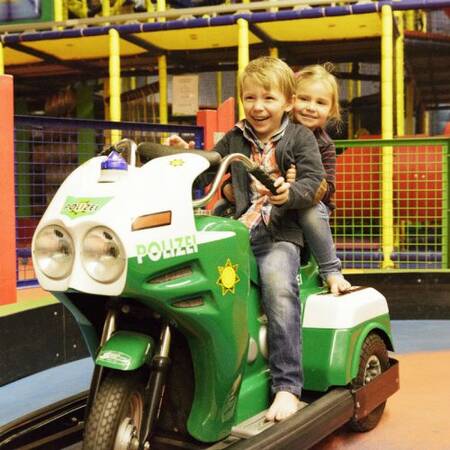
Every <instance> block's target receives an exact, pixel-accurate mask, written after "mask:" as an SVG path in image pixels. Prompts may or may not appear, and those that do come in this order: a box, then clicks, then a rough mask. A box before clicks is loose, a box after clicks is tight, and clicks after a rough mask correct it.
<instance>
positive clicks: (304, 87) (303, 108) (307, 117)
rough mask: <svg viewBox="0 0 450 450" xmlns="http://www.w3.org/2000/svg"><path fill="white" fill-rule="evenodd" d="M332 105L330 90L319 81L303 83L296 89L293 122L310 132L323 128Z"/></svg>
mask: <svg viewBox="0 0 450 450" xmlns="http://www.w3.org/2000/svg"><path fill="white" fill-rule="evenodd" d="M332 104H333V94H332V92H331V89H330V88H329V87H328V86H327V85H326V84H325V83H323V82H322V81H320V80H313V81H305V82H303V83H302V84H301V85H300V87H299V88H297V95H296V99H295V103H294V117H295V120H296V121H297V122H299V123H301V124H302V125H304V126H305V127H307V128H309V129H310V130H315V129H316V128H323V127H324V126H325V125H326V123H327V120H328V118H329V116H330V111H331V107H332Z"/></svg>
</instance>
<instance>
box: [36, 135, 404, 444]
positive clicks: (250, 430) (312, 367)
mask: <svg viewBox="0 0 450 450" xmlns="http://www.w3.org/2000/svg"><path fill="white" fill-rule="evenodd" d="M137 158H138V159H144V158H145V159H146V160H148V162H146V163H145V164H143V165H141V164H136V159H137ZM231 163H236V164H238V163H239V164H244V166H245V167H246V169H247V170H248V171H249V172H250V173H253V174H254V175H255V176H256V177H258V178H259V179H260V180H261V181H262V182H263V183H266V185H267V186H268V187H271V180H270V178H268V177H267V175H265V174H264V173H261V171H260V170H259V169H258V168H255V167H254V166H253V163H252V162H251V161H250V160H249V159H248V158H246V157H245V156H243V155H241V154H233V155H230V156H228V157H226V158H224V159H221V157H220V155H218V154H217V153H215V152H204V151H200V150H197V151H189V152H186V151H182V150H177V149H173V148H170V147H165V146H161V145H159V144H151V143H141V144H140V145H139V146H136V144H135V143H134V142H132V141H129V140H124V141H121V142H120V143H119V144H118V145H116V146H115V147H114V148H112V149H111V151H110V153H109V154H108V155H102V156H97V157H94V158H92V159H90V160H89V161H87V162H85V163H84V164H83V165H81V166H80V167H78V168H77V169H76V170H75V171H74V172H73V173H72V174H71V175H69V177H68V178H67V179H66V180H65V181H64V183H63V184H62V185H61V187H60V189H59V190H58V192H57V193H56V195H55V197H54V198H53V200H52V202H51V203H50V205H49V207H48V209H47V211H46V212H45V214H44V216H43V217H42V219H41V221H40V223H39V225H38V227H37V229H36V232H35V235H34V238H33V244H32V246H33V247H32V248H33V263H34V267H35V268H36V273H37V277H38V280H39V282H40V284H41V286H42V287H43V288H44V289H46V290H48V291H50V292H52V293H53V294H54V295H55V296H56V297H57V298H58V299H59V300H60V301H61V302H62V303H63V304H64V305H65V306H66V307H67V308H68V309H69V310H70V311H71V313H72V314H73V316H74V317H75V319H76V321H77V322H78V324H79V327H80V329H81V332H82V334H83V337H84V339H85V341H86V344H87V347H88V349H89V351H90V353H91V355H92V357H93V358H94V360H95V370H94V374H93V378H92V383H91V388H90V394H89V400H88V404H87V407H86V410H87V418H86V425H85V432H84V443H83V448H84V449H86V450H88V449H92V450H110V449H116V450H126V449H149V448H160V446H161V445H162V447H161V448H206V447H209V446H211V445H213V444H212V443H216V444H215V446H214V445H213V447H211V448H224V447H225V446H227V445H229V446H231V447H232V448H256V447H257V448H258V449H261V448H287V447H288V446H289V445H290V444H289V442H290V443H292V442H294V441H293V440H292V439H295V437H296V436H297V437H298V436H299V433H300V434H301V433H303V434H302V445H301V446H300V447H297V448H308V445H312V444H314V443H315V442H316V441H317V440H319V439H321V438H322V437H324V436H325V435H326V434H328V433H331V432H332V431H333V430H334V429H336V428H337V427H339V426H340V425H341V424H343V423H345V422H350V423H351V424H352V426H353V428H355V429H359V430H363V431H364V430H369V429H371V428H373V427H374V426H376V424H377V423H378V421H379V419H380V417H381V414H382V413H383V409H384V405H385V401H386V398H387V397H388V396H389V395H391V394H392V393H393V392H395V390H396V389H398V367H397V365H396V364H395V360H392V359H391V360H390V358H389V355H388V350H389V349H392V344H391V340H392V338H391V331H390V322H389V313H388V307H387V303H386V300H385V298H384V297H383V296H382V295H381V294H380V293H379V292H377V291H376V290H374V289H372V288H357V289H355V290H353V291H352V292H350V293H348V294H345V295H341V296H333V295H331V294H328V293H327V292H326V290H324V288H323V286H322V284H321V283H320V281H319V276H318V271H317V267H316V264H315V263H314V261H313V260H309V261H307V262H306V263H305V264H303V265H302V267H301V271H300V276H299V282H300V283H301V299H300V300H299V301H301V303H302V311H303V313H302V327H303V366H304V375H305V386H304V387H305V399H307V398H308V392H309V393H311V398H312V400H311V401H310V403H309V404H308V406H306V407H305V408H303V409H302V410H300V411H299V412H298V413H297V414H295V415H294V416H293V417H292V418H290V419H287V420H286V421H285V422H281V423H280V424H275V425H273V424H272V423H270V422H265V421H264V413H263V412H264V410H266V408H267V407H268V404H269V401H270V398H269V384H270V380H269V376H270V374H269V370H268V365H267V352H268V351H267V343H266V320H265V316H264V315H263V313H262V311H261V306H260V301H259V294H260V293H259V280H258V271H257V266H256V263H255V259H254V256H253V255H252V252H251V249H250V244H249V237H248V231H247V229H246V228H245V226H244V225H242V224H241V223H240V222H238V221H236V220H233V219H230V218H224V217H216V216H212V215H205V214H201V212H202V210H201V209H200V208H201V207H202V206H203V205H205V204H207V203H208V202H209V201H210V199H211V198H212V196H213V195H214V194H215V192H216V190H217V189H218V186H219V184H220V180H221V179H222V177H223V175H224V174H225V172H226V171H227V169H228V167H229V165H230V164H231ZM210 166H211V167H217V168H218V169H217V174H216V176H215V179H214V182H213V184H212V188H211V189H210V191H209V193H208V194H207V195H206V196H205V197H203V198H200V199H197V200H194V201H193V200H192V195H191V193H192V185H193V182H194V180H195V179H196V177H197V176H199V175H200V174H201V173H202V172H204V171H206V170H207V169H208V168H209V167H210ZM393 361H394V364H392V362H393ZM371 386H373V388H372V389H371V390H369V388H370V387H371ZM330 394H331V397H332V398H331V397H330ZM324 399H325V400H324ZM321 405H322V406H321ZM321 408H322V409H321ZM338 410H339V411H338ZM344 411H345V412H344ZM311 415H312V416H314V417H316V416H318V417H319V416H320V417H321V418H322V419H321V420H322V422H323V418H324V417H325V418H326V417H329V420H328V419H326V420H328V422H327V423H325V425H323V426H322V429H321V430H318V429H316V428H317V427H316V428H314V429H312V427H311V426H310V425H305V423H307V424H308V423H309V424H311V423H312V422H313V421H311V417H310V416H311ZM337 416H339V417H340V420H338V419H337ZM302 417H306V418H308V417H309V418H308V419H307V420H306V422H305V420H304V419H302ZM299 421H300V422H302V421H303V422H305V423H303V422H302V423H303V426H299V423H300V422H299ZM289 424H291V425H289ZM271 425H273V426H272V427H271ZM289 426H291V427H293V428H292V433H291V434H289V433H287V432H286V427H289ZM280 427H284V428H283V430H282V432H281V433H280V432H279V431H277V430H278V428H280ZM258 433H260V434H258ZM277 433H278V434H277ZM252 436H253V437H252ZM261 436H262V437H261ZM274 436H277V437H276V438H275V440H274ZM257 438H258V439H259V440H258V441H257V443H256V444H254V445H255V447H252V445H253V444H252V442H256V441H254V440H255V439H257ZM243 439H247V440H246V441H242V440H243ZM289 439H291V440H289ZM217 442H219V444H220V445H221V447H217V445H219V444H217ZM242 442H244V444H243V443H242ZM170 443H171V445H173V447H170V445H169V444H170ZM175 443H177V444H176V445H175ZM163 444H164V445H165V447H164V445H163ZM240 445H241V447H239V446H240ZM283 445H284V447H283ZM290 448H292V447H290Z"/></svg>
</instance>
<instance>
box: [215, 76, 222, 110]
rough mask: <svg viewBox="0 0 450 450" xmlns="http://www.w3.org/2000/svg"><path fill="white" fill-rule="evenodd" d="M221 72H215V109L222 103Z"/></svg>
mask: <svg viewBox="0 0 450 450" xmlns="http://www.w3.org/2000/svg"><path fill="white" fill-rule="evenodd" d="M222 80H223V76H222V72H216V93H217V95H216V96H217V107H219V106H220V104H221V103H222Z"/></svg>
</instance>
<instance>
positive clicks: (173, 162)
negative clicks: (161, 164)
mask: <svg viewBox="0 0 450 450" xmlns="http://www.w3.org/2000/svg"><path fill="white" fill-rule="evenodd" d="M169 164H170V165H171V166H172V167H180V166H182V165H183V164H184V161H183V160H182V159H172V160H171V161H170V163H169Z"/></svg>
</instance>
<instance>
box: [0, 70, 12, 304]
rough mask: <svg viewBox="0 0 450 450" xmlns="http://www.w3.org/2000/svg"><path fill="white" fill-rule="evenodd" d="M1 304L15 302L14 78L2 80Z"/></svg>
mask: <svg viewBox="0 0 450 450" xmlns="http://www.w3.org/2000/svg"><path fill="white" fill-rule="evenodd" d="M0 98H1V99H2V114H1V118H0V151H1V154H2V159H1V171H2V176H1V177H0V217H1V220H0V249H1V252H0V267H1V270H0V304H6V303H14V302H15V301H16V231H15V204H14V138H13V134H14V103H13V78H12V76H10V75H1V76H0Z"/></svg>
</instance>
